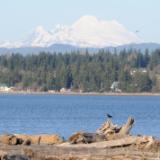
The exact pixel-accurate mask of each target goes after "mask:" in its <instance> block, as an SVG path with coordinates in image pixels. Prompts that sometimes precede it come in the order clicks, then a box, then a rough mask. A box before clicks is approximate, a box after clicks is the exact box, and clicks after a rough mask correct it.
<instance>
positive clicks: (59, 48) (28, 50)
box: [0, 43, 160, 55]
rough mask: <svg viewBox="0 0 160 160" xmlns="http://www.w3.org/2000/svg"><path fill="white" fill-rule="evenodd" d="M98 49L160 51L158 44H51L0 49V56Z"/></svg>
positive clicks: (92, 51) (96, 50)
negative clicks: (102, 46) (88, 45)
mask: <svg viewBox="0 0 160 160" xmlns="http://www.w3.org/2000/svg"><path fill="white" fill-rule="evenodd" d="M100 49H104V50H108V51H111V52H114V51H115V49H116V51H117V52H119V51H122V50H124V49H126V50H129V49H133V50H141V51H142V52H144V51H145V50H146V49H148V50H149V51H153V50H156V49H160V44H158V43H140V44H127V45H121V46H117V47H104V48H96V47H95V48H93V47H92V48H90V47H86V48H82V47H78V46H73V45H67V44H53V45H51V46H49V47H21V48H0V54H11V53H20V54H23V55H27V54H38V53H40V52H51V53H54V52H56V53H65V52H68V53H70V52H74V51H80V52H85V51H86V50H88V51H89V52H90V53H97V52H98V51H99V50H100Z"/></svg>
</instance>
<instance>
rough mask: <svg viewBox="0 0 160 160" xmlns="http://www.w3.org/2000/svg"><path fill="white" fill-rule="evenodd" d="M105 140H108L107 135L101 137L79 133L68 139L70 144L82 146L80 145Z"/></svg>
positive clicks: (94, 134)
mask: <svg viewBox="0 0 160 160" xmlns="http://www.w3.org/2000/svg"><path fill="white" fill-rule="evenodd" d="M105 140H107V139H106V137H105V135H99V134H96V133H86V132H77V133H75V134H73V135H72V136H71V137H70V138H69V139H68V142H69V143H70V144H80V143H85V144H88V143H93V142H100V141H105Z"/></svg>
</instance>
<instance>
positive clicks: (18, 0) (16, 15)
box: [0, 0, 160, 43]
mask: <svg viewBox="0 0 160 160" xmlns="http://www.w3.org/2000/svg"><path fill="white" fill-rule="evenodd" d="M159 7H160V0H0V41H2V40H19V39H21V38H23V37H24V36H25V35H26V34H27V33H29V32H30V31H32V30H33V29H34V28H35V27H36V26H38V25H43V26H44V27H45V28H46V29H52V28H54V26H55V25H56V24H66V25H70V24H72V23H73V22H74V21H76V20H77V19H78V18H80V17H81V16H84V15H93V16H96V17H98V18H101V19H105V20H113V19H114V20H117V21H118V22H119V23H121V24H123V25H124V26H125V27H126V28H127V29H129V30H130V31H133V32H134V31H136V30H139V31H140V32H139V33H138V34H139V36H140V37H141V38H142V39H143V40H144V41H151V42H158V43H160V9H159Z"/></svg>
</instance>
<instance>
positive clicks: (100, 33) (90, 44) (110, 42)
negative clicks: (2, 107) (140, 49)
mask: <svg viewBox="0 0 160 160" xmlns="http://www.w3.org/2000/svg"><path fill="white" fill-rule="evenodd" d="M140 42H142V40H141V39H140V38H139V37H138V35H137V34H136V33H135V32H131V31H129V30H128V29H127V28H126V27H125V26H123V25H122V24H121V23H119V22H118V21H116V20H109V21H107V20H102V19H99V18H97V17H95V16H90V15H85V16H82V17H80V18H79V19H78V20H76V21H75V22H73V23H72V24H71V25H60V24H58V25H56V26H55V27H54V28H53V29H51V30H46V29H45V28H44V27H43V26H38V27H36V28H35V29H34V30H33V31H32V32H31V33H30V34H29V35H27V36H26V38H24V39H23V40H20V41H14V42H10V41H5V42H0V48H26V47H34V48H36V47H43V48H44V47H45V48H46V47H49V46H51V45H54V44H67V45H71V46H78V47H79V48H104V47H109V46H119V45H124V44H130V43H140Z"/></svg>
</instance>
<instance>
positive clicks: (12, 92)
mask: <svg viewBox="0 0 160 160" xmlns="http://www.w3.org/2000/svg"><path fill="white" fill-rule="evenodd" d="M0 94H23V95H25V94H26V95H30V94H33V95H78V96H160V93H154V92H142V93H126V92H121V93H114V92H103V93H100V92H32V91H29V92H28V91H9V92H2V91H0Z"/></svg>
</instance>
